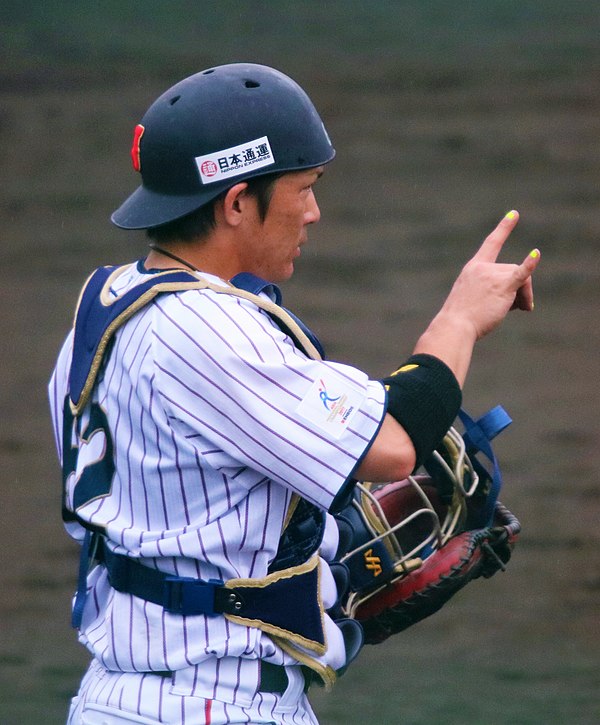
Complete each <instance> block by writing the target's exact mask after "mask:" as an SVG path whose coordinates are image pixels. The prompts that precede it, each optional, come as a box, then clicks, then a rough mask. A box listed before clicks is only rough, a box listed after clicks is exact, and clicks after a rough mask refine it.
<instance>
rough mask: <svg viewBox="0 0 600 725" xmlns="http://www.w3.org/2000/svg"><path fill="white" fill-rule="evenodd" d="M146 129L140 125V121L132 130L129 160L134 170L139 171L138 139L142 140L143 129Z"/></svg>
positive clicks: (140, 165) (140, 167)
mask: <svg viewBox="0 0 600 725" xmlns="http://www.w3.org/2000/svg"><path fill="white" fill-rule="evenodd" d="M145 130H146V129H145V128H144V127H143V126H142V124H141V123H138V125H137V126H136V127H135V129H134V131H133V144H132V146H131V161H132V162H133V168H134V169H135V170H136V171H141V169H142V164H141V162H140V141H141V140H142V136H143V135H144V131H145Z"/></svg>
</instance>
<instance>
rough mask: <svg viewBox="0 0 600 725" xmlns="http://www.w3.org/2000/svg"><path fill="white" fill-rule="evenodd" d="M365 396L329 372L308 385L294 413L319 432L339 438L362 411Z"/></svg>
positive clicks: (332, 372)
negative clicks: (322, 431)
mask: <svg viewBox="0 0 600 725" xmlns="http://www.w3.org/2000/svg"><path fill="white" fill-rule="evenodd" d="M364 399H365V392H364V391H363V390H357V389H356V388H355V387H354V386H353V385H352V384H351V383H349V382H348V380H344V379H342V378H341V377H339V376H338V375H337V374H336V373H335V372H334V371H332V370H328V371H327V372H326V373H325V374H324V375H322V376H321V377H319V378H318V379H317V380H315V381H314V383H313V384H312V385H311V387H310V389H309V391H308V393H307V394H306V395H305V396H304V398H303V400H302V401H301V403H300V405H299V406H298V408H297V409H296V411H297V412H298V413H299V415H301V416H302V417H303V418H305V419H306V420H308V421H310V422H311V423H313V424H314V425H316V426H317V427H318V428H321V429H323V430H326V431H327V432H328V433H329V434H330V435H331V436H332V437H333V438H339V437H340V436H341V435H342V434H343V433H344V431H345V430H347V429H348V424H349V423H350V421H351V420H352V418H353V417H354V415H355V414H356V412H357V410H358V409H359V408H360V407H361V405H362V404H363V402H364Z"/></svg>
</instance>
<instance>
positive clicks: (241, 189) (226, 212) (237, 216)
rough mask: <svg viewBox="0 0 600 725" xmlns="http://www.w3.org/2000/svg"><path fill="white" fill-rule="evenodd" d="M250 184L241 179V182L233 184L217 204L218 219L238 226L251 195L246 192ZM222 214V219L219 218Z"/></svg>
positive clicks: (216, 213) (216, 214) (216, 215)
mask: <svg viewBox="0 0 600 725" xmlns="http://www.w3.org/2000/svg"><path fill="white" fill-rule="evenodd" d="M247 188H248V184H247V183H246V182H245V181H241V182H240V183H239V184H236V185H235V186H232V187H231V189H229V190H228V191H227V193H226V194H225V196H223V197H222V198H221V200H220V203H218V204H216V205H215V217H216V221H217V222H219V221H221V220H222V221H223V222H225V224H228V225H230V226H238V225H239V224H240V223H241V221H242V218H243V215H244V212H245V211H246V210H247V204H248V202H249V200H250V197H249V196H248V195H247V194H246V189H247ZM219 216H221V219H219Z"/></svg>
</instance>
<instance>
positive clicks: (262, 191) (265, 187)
mask: <svg viewBox="0 0 600 725" xmlns="http://www.w3.org/2000/svg"><path fill="white" fill-rule="evenodd" d="M283 173H284V172H281V173H277V174H265V175H264V176H255V177H254V178H252V179H248V182H247V183H248V188H247V189H246V193H247V194H250V195H251V196H253V197H254V198H255V199H256V202H257V204H258V213H259V216H260V219H261V221H264V220H265V217H266V216H267V212H268V211H269V204H270V203H271V197H272V196H273V188H274V186H275V182H276V181H277V179H279V177H280V176H283ZM226 194H227V191H224V192H222V193H221V194H219V196H217V197H216V198H215V199H213V200H212V201H210V202H209V203H208V204H205V205H204V206H201V207H200V208H199V209H195V210H194V211H192V212H190V213H189V214H186V215H185V216H182V217H180V218H179V219H174V220H173V221H170V222H167V223H166V224H160V225H159V226H156V227H150V228H149V229H147V230H146V235H147V236H148V238H149V239H151V240H152V241H153V242H156V243H158V244H166V243H168V242H175V241H177V242H192V241H194V240H195V239H201V238H202V237H205V236H207V235H208V234H209V233H210V232H211V231H212V230H213V229H214V228H215V204H216V203H217V202H218V201H219V200H220V199H222V198H223V197H224V196H225V195H226Z"/></svg>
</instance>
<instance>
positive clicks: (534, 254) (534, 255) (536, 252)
mask: <svg viewBox="0 0 600 725" xmlns="http://www.w3.org/2000/svg"><path fill="white" fill-rule="evenodd" d="M529 256H530V257H531V258H532V259H537V258H538V257H539V256H540V250H539V249H532V250H531V252H529Z"/></svg>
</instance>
